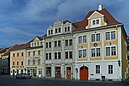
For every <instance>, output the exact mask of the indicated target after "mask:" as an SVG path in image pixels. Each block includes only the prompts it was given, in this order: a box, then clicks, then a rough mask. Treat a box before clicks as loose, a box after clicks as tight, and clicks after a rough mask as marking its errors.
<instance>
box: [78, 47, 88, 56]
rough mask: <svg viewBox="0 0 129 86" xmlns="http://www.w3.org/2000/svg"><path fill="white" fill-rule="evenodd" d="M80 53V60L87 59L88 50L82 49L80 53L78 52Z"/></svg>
mask: <svg viewBox="0 0 129 86" xmlns="http://www.w3.org/2000/svg"><path fill="white" fill-rule="evenodd" d="M78 53H79V58H82V57H83V58H85V57H86V49H80V50H79V51H78Z"/></svg>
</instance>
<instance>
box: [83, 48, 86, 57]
mask: <svg viewBox="0 0 129 86" xmlns="http://www.w3.org/2000/svg"><path fill="white" fill-rule="evenodd" d="M83 57H86V49H83Z"/></svg>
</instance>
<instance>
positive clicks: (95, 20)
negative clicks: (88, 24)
mask: <svg viewBox="0 0 129 86" xmlns="http://www.w3.org/2000/svg"><path fill="white" fill-rule="evenodd" d="M99 24H100V22H99V19H93V21H92V25H99Z"/></svg>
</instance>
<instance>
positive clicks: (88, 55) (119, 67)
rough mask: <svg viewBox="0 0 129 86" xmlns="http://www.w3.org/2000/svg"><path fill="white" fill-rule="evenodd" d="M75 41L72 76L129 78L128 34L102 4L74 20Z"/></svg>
mask: <svg viewBox="0 0 129 86" xmlns="http://www.w3.org/2000/svg"><path fill="white" fill-rule="evenodd" d="M74 26H75V30H74V37H75V41H76V45H75V47H76V50H75V52H76V55H75V56H76V57H75V58H76V64H75V75H76V76H75V78H76V79H80V80H124V79H126V78H127V77H129V71H128V59H127V40H126V37H127V34H126V32H125V29H124V25H123V24H122V23H120V22H118V21H117V20H116V19H115V18H114V17H113V16H112V15H111V14H110V13H109V12H108V11H107V10H106V9H105V8H103V7H102V5H99V7H98V10H94V11H90V12H89V13H88V14H87V16H86V17H85V19H84V20H82V21H80V22H76V23H74Z"/></svg>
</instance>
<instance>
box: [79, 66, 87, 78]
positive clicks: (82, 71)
mask: <svg viewBox="0 0 129 86" xmlns="http://www.w3.org/2000/svg"><path fill="white" fill-rule="evenodd" d="M80 80H88V68H87V67H86V66H83V67H81V68H80Z"/></svg>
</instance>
